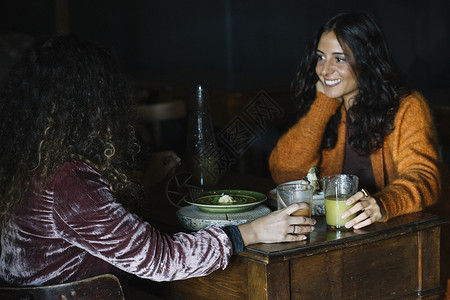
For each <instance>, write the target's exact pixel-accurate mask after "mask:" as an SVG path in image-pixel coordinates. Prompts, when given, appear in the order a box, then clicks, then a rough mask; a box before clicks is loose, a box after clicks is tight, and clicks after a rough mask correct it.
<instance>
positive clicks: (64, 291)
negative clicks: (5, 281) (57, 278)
mask: <svg viewBox="0 0 450 300" xmlns="http://www.w3.org/2000/svg"><path fill="white" fill-rule="evenodd" d="M0 299H2V300H41V299H42V300H44V299H45V300H47V299H49V300H50V299H51V300H71V299H77V300H93V299H99V300H100V299H108V300H124V299H125V298H124V292H123V290H122V286H121V285H120V282H119V279H118V278H117V277H116V276H114V275H111V274H105V275H99V276H95V277H91V278H87V279H82V280H79V281H74V282H68V283H62V284H55V285H48V286H36V287H0Z"/></svg>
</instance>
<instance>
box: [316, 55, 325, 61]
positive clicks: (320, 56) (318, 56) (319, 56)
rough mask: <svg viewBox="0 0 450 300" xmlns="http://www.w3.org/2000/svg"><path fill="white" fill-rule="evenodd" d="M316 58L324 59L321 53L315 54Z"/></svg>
mask: <svg viewBox="0 0 450 300" xmlns="http://www.w3.org/2000/svg"><path fill="white" fill-rule="evenodd" d="M316 55H317V59H318V60H325V56H324V55H321V54H316Z"/></svg>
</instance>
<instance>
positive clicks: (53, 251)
mask: <svg viewBox="0 0 450 300" xmlns="http://www.w3.org/2000/svg"><path fill="white" fill-rule="evenodd" d="M9 224H10V226H9V231H3V232H2V235H1V257H0V277H1V279H3V280H4V281H6V282H9V283H11V284H14V285H19V286H21V285H42V284H54V283H62V282H68V281H74V280H78V279H82V278H87V277H90V276H94V275H98V274H103V273H108V272H112V273H114V270H117V269H120V270H122V271H125V272H128V273H132V274H135V275H137V276H139V277H143V278H148V279H151V280H155V281H168V280H176V279H185V278H189V277H194V276H203V275H207V274H209V273H211V272H213V271H214V270H216V269H219V268H222V269H223V268H225V267H226V266H227V264H228V261H229V258H230V256H231V254H232V245H231V242H230V239H229V238H228V236H227V235H226V233H225V232H224V231H223V230H222V229H220V228H219V227H209V228H207V229H205V230H201V231H199V232H197V233H192V234H187V233H177V234H174V235H172V236H171V235H168V234H164V233H161V232H159V231H158V230H156V229H155V228H153V227H152V226H151V225H150V224H148V223H147V222H144V221H143V220H142V219H140V218H139V217H138V216H136V215H134V214H130V213H128V212H127V211H126V210H125V209H124V208H123V207H122V205H121V204H119V203H118V202H117V201H116V199H115V198H114V196H113V195H112V194H111V191H110V189H109V187H108V182H107V180H106V179H105V178H104V177H103V176H102V175H100V174H99V173H98V172H96V171H95V170H94V169H93V168H91V167H90V166H88V165H86V164H84V163H82V162H79V161H71V162H67V163H65V164H64V165H63V166H62V168H61V169H60V170H59V171H58V173H57V174H56V176H55V177H54V179H53V180H52V181H51V182H50V184H48V185H47V187H46V188H45V189H44V190H42V191H40V189H39V187H37V186H36V185H35V184H34V185H33V186H32V188H31V190H30V193H29V195H28V197H26V198H25V199H24V202H23V205H22V206H21V207H20V209H18V210H17V212H16V214H15V215H14V216H13V217H12V218H11V221H10V223H9ZM116 268H117V269H116Z"/></svg>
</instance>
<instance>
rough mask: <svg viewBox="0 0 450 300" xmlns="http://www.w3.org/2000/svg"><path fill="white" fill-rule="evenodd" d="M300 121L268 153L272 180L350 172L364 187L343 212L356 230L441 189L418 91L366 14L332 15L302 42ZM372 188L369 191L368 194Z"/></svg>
mask: <svg viewBox="0 0 450 300" xmlns="http://www.w3.org/2000/svg"><path fill="white" fill-rule="evenodd" d="M292 94H293V98H294V99H295V100H297V101H298V106H299V111H300V113H301V114H302V117H301V118H300V120H299V121H298V122H297V124H295V125H294V126H293V127H292V128H290V129H289V130H288V132H287V133H285V134H284V135H283V136H282V137H281V138H280V140H279V141H278V143H277V145H276V147H275V149H274V150H273V152H272V153H271V156H270V159H269V166H270V170H271V173H272V176H273V178H274V180H275V181H276V182H277V183H282V182H286V181H290V180H298V179H299V178H302V177H304V176H306V174H307V172H308V170H309V169H310V168H311V166H316V167H317V168H318V172H319V174H320V176H321V177H323V176H327V175H332V174H340V173H347V174H354V175H357V176H358V177H359V179H360V181H359V186H360V187H363V188H364V189H363V190H362V191H360V192H357V193H356V194H355V195H353V196H352V197H350V198H349V199H348V200H347V205H352V204H354V203H357V204H356V205H354V206H353V207H352V208H350V209H349V210H348V211H346V212H345V213H344V214H343V215H342V218H343V219H345V218H347V217H348V216H350V215H352V214H355V213H357V212H361V213H360V214H359V215H358V216H357V217H355V218H354V219H353V220H351V221H349V222H347V223H346V224H345V226H346V227H347V228H352V227H353V228H355V229H359V228H362V227H365V226H368V225H370V224H372V223H374V222H377V221H386V220H389V219H391V218H393V217H395V216H399V215H402V214H407V213H411V212H416V211H420V210H422V209H423V208H425V207H427V206H430V205H432V204H433V203H435V202H436V201H437V200H438V197H439V194H440V190H441V177H440V176H441V175H440V171H439V169H440V162H439V158H438V152H437V144H438V143H437V136H436V133H435V130H434V127H433V122H432V118H431V115H430V110H429V108H428V106H427V104H426V102H425V100H424V99H423V97H422V95H421V94H419V93H418V92H416V91H413V90H411V89H410V88H409V87H408V86H407V84H406V83H405V81H404V79H403V78H402V76H401V74H400V72H399V71H398V69H397V67H396V65H395V63H394V60H393V58H392V56H391V54H390V52H389V49H388V46H387V43H386V41H385V38H384V35H383V33H382V31H381V29H380V28H379V26H378V25H377V24H376V23H375V22H374V20H373V19H372V18H370V17H369V16H368V15H367V14H365V13H362V12H345V13H340V14H338V15H336V16H334V17H333V18H331V19H330V20H329V21H328V22H326V24H325V25H324V26H323V27H322V28H321V29H320V30H319V31H318V33H317V35H316V37H315V39H314V40H313V41H312V42H311V44H310V45H309V46H308V48H307V53H306V55H305V56H304V58H303V60H302V62H301V65H300V68H299V71H298V73H297V74H296V77H295V79H294V81H293V84H292ZM369 192H370V193H373V194H372V195H370V194H369Z"/></svg>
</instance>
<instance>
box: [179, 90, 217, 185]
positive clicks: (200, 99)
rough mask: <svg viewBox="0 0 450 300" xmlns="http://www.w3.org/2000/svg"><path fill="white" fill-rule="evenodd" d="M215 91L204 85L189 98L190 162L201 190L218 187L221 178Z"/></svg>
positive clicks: (189, 165) (188, 152)
mask: <svg viewBox="0 0 450 300" xmlns="http://www.w3.org/2000/svg"><path fill="white" fill-rule="evenodd" d="M211 100H212V98H211V90H210V89H209V88H207V87H204V86H202V85H196V86H195V87H194V88H192V89H191V91H190V95H189V98H188V105H187V109H188V128H187V141H186V146H187V149H186V160H187V168H188V171H189V172H190V173H191V174H192V177H193V183H194V184H197V185H198V186H200V187H206V186H211V185H214V184H216V183H217V182H218V181H219V178H220V161H219V155H218V153H219V151H218V148H217V143H216V139H215V134H214V126H213V121H212V116H211V108H210V107H211Z"/></svg>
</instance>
